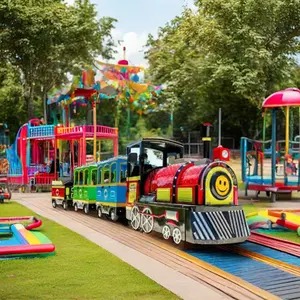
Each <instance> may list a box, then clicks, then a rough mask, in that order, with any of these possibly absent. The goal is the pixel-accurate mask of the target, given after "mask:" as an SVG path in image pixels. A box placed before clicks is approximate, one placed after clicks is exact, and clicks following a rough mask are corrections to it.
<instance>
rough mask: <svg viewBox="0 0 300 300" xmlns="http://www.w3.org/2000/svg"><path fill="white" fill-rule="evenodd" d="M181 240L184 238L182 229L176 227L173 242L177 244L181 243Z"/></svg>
mask: <svg viewBox="0 0 300 300" xmlns="http://www.w3.org/2000/svg"><path fill="white" fill-rule="evenodd" d="M181 240H182V236H181V231H180V230H179V228H175V229H174V230H173V242H174V243H175V244H176V245H179V244H180V242H181Z"/></svg>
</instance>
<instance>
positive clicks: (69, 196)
mask: <svg viewBox="0 0 300 300" xmlns="http://www.w3.org/2000/svg"><path fill="white" fill-rule="evenodd" d="M51 190H52V196H51V199H52V206H53V208H56V206H57V205H62V207H63V208H64V210H67V209H68V207H69V206H72V204H73V181H72V180H70V179H61V180H54V181H52V189H51Z"/></svg>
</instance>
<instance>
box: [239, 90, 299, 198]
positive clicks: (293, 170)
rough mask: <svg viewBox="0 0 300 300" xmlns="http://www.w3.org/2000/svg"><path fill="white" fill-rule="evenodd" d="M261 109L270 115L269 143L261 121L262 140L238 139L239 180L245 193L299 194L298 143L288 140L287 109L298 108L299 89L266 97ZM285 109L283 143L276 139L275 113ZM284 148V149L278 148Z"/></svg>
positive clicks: (289, 133) (288, 113) (272, 195)
mask: <svg viewBox="0 0 300 300" xmlns="http://www.w3.org/2000/svg"><path fill="white" fill-rule="evenodd" d="M262 106H263V109H264V111H265V112H266V111H267V110H271V113H272V140H271V141H266V140H265V127H266V126H265V118H264V130H263V141H256V140H251V139H248V138H245V137H242V139H241V163H242V180H243V182H244V183H245V193H246V195H247V191H248V190H254V191H256V193H257V196H258V194H259V193H260V191H264V192H266V194H267V196H269V195H271V200H272V201H273V202H274V201H276V196H277V194H280V193H288V194H289V195H291V193H292V191H300V172H299V166H300V165H299V164H300V160H299V154H300V143H299V142H297V141H291V139H290V135H291V132H290V108H291V107H300V90H299V89H296V88H289V89H286V90H283V91H279V92H276V93H274V94H272V95H270V96H269V97H268V98H266V99H265V101H264V102H263V105H262ZM280 108H285V121H286V122H285V141H278V140H277V135H278V133H277V118H276V116H277V111H278V109H280ZM282 145H284V147H282Z"/></svg>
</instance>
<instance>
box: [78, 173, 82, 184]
mask: <svg viewBox="0 0 300 300" xmlns="http://www.w3.org/2000/svg"><path fill="white" fill-rule="evenodd" d="M78 178H79V183H78V184H79V185H83V171H82V170H81V171H79V172H78Z"/></svg>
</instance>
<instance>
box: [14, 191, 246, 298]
mask: <svg viewBox="0 0 300 300" xmlns="http://www.w3.org/2000/svg"><path fill="white" fill-rule="evenodd" d="M13 198H14V199H15V200H17V201H18V202H20V203H21V204H23V205H25V206H27V207H28V208H29V209H31V210H33V211H34V212H36V213H38V214H39V215H41V216H43V217H46V218H48V219H51V220H53V221H55V222H57V223H59V224H61V225H63V226H65V227H67V228H69V229H71V230H73V231H75V232H77V233H79V234H80V235H82V236H84V237H86V238H87V239H89V240H90V241H92V242H94V243H95V244H97V245H99V246H101V247H102V248H104V249H106V250H108V251H109V252H111V253H113V254H114V255H116V256H117V257H119V258H120V259H122V260H123V261H125V262H126V263H128V264H130V265H131V266H133V267H134V268H136V269H138V270H139V271H141V272H142V273H144V274H145V275H147V276H148V277H150V278H151V279H153V280H154V281H156V282H157V283H159V284H160V285H162V286H163V287H165V288H167V289H168V290H170V291H171V292H173V293H174V294H176V295H178V296H179V297H181V298H183V299H187V300H188V299H191V300H192V299H210V300H219V299H231V297H229V296H227V295H226V294H223V293H222V292H220V291H219V290H217V289H214V288H213V287H211V286H209V285H207V284H205V283H201V282H199V281H196V280H194V279H192V278H191V277H188V276H186V275H184V274H183V273H181V272H179V271H177V270H174V269H173V268H171V267H169V266H167V265H165V264H163V263H161V262H159V261H157V260H155V259H153V258H151V257H149V256H147V255H145V254H143V253H141V252H139V251H137V250H135V249H132V248H130V247H128V246H126V245H124V244H123V243H120V242H118V241H116V240H114V239H112V238H110V237H108V236H107V235H104V234H102V233H101V232H99V231H96V230H94V229H92V228H91V227H89V226H86V225H84V224H82V223H79V222H76V221H75V220H74V218H72V217H70V215H69V214H67V213H66V212H64V211H63V210H61V209H56V210H54V209H51V210H50V209H47V210H46V209H43V208H42V207H41V206H37V205H36V204H37V203H41V202H43V203H45V202H47V203H49V207H50V194H48V193H47V194H18V193H15V194H14V195H13ZM97 221H98V220H97ZM99 221H100V220H99ZM224 288H225V287H224ZM243 298H244V299H247V298H246V297H243Z"/></svg>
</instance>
